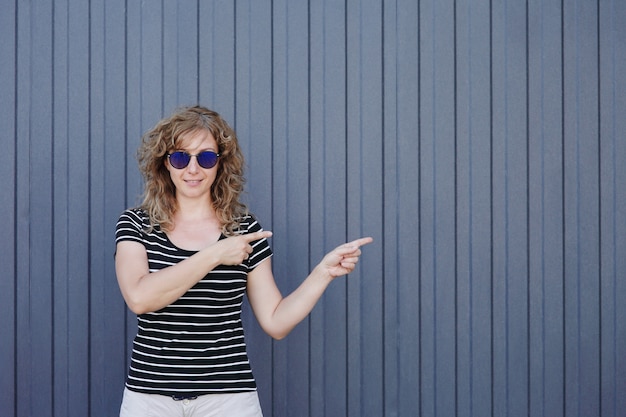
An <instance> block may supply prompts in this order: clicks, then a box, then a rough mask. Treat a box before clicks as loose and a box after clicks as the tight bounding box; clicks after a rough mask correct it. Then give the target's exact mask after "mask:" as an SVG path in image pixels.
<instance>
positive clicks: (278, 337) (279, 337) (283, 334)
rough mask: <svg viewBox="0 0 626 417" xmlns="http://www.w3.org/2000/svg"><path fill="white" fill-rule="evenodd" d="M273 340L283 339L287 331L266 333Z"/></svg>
mask: <svg viewBox="0 0 626 417" xmlns="http://www.w3.org/2000/svg"><path fill="white" fill-rule="evenodd" d="M268 334H269V335H270V336H271V337H272V339H274V340H283V339H284V338H285V337H287V335H288V334H289V333H273V334H272V333H268Z"/></svg>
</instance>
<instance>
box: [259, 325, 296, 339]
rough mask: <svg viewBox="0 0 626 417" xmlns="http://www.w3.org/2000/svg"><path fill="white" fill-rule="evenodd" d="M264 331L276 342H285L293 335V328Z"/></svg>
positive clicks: (266, 329) (267, 329) (265, 329)
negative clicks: (289, 335)
mask: <svg viewBox="0 0 626 417" xmlns="http://www.w3.org/2000/svg"><path fill="white" fill-rule="evenodd" d="M263 330H264V331H265V333H267V334H268V335H269V336H270V337H271V338H272V339H274V340H283V339H284V338H285V337H287V335H288V334H289V333H291V330H292V328H282V327H264V328H263Z"/></svg>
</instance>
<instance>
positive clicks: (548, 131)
mask: <svg viewBox="0 0 626 417" xmlns="http://www.w3.org/2000/svg"><path fill="white" fill-rule="evenodd" d="M528 13H529V26H528V36H529V43H528V50H529V58H528V59H529V62H528V69H529V75H528V80H529V81H528V97H529V98H528V100H529V101H528V109H529V111H528V118H529V123H528V125H529V131H528V133H529V154H528V157H529V173H528V181H529V286H530V291H529V297H530V298H529V322H530V326H529V331H530V334H529V339H530V343H529V354H530V363H529V366H530V369H529V382H530V387H529V412H530V414H531V415H533V416H542V415H546V416H548V415H563V413H564V406H565V398H564V383H563V381H564V376H565V374H564V372H565V370H564V366H563V364H564V361H563V346H564V344H563V343H564V342H563V341H564V334H563V329H564V321H563V320H564V312H563V302H564V301H563V273H564V272H563V263H564V258H563V251H564V249H563V173H562V169H563V123H562V120H563V116H562V115H563V100H562V94H561V93H562V86H563V72H562V65H561V62H562V52H561V45H562V37H561V33H562V24H561V3H560V2H558V1H552V2H548V3H546V2H531V3H529V12H528Z"/></svg>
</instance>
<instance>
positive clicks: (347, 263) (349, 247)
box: [318, 237, 374, 278]
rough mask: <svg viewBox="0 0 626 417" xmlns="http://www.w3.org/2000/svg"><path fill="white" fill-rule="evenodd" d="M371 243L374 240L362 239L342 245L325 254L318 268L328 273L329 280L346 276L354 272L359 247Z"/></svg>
mask: <svg viewBox="0 0 626 417" xmlns="http://www.w3.org/2000/svg"><path fill="white" fill-rule="evenodd" d="M373 241H374V239H372V238H371V237H363V238H360V239H356V240H353V241H352V242H348V243H344V244H343V245H341V246H338V247H337V248H335V249H334V250H332V251H330V252H329V253H328V254H326V256H324V259H322V261H321V262H320V263H319V265H318V267H320V268H322V269H323V270H324V271H325V272H326V273H328V274H329V275H330V277H331V278H337V277H340V276H343V275H347V274H349V273H350V272H352V271H353V270H354V268H355V267H356V264H357V262H358V261H359V256H361V246H363V245H367V244H369V243H372V242H373Z"/></svg>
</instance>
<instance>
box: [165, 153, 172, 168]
mask: <svg viewBox="0 0 626 417" xmlns="http://www.w3.org/2000/svg"><path fill="white" fill-rule="evenodd" d="M163 165H164V166H165V169H167V170H168V171H169V170H170V169H171V168H172V166H171V165H170V158H168V157H167V155H165V157H164V158H163Z"/></svg>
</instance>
